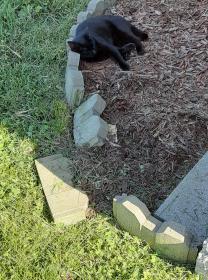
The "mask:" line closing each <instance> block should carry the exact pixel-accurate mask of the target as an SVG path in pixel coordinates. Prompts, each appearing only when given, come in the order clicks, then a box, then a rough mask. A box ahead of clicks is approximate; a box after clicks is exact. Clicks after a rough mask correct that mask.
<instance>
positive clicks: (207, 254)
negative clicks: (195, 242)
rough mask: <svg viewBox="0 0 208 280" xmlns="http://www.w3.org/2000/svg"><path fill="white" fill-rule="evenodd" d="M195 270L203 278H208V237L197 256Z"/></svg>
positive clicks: (206, 279)
mask: <svg viewBox="0 0 208 280" xmlns="http://www.w3.org/2000/svg"><path fill="white" fill-rule="evenodd" d="M195 272H196V273H197V274H199V275H200V276H201V278H202V279H204V280H208V239H206V240H205V241H204V243H203V248H202V250H201V252H199V255H198V257H197V260H196V267H195Z"/></svg>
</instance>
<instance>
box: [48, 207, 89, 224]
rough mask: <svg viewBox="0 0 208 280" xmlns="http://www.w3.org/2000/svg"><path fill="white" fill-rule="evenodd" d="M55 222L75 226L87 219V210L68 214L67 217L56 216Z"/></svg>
mask: <svg viewBox="0 0 208 280" xmlns="http://www.w3.org/2000/svg"><path fill="white" fill-rule="evenodd" d="M53 218H54V222H55V223H57V224H58V223H61V224H65V225H73V224H76V223H78V222H80V221H82V220H84V219H86V210H82V209H81V210H76V211H71V212H69V213H66V215H65V216H64V215H60V216H55V217H53Z"/></svg>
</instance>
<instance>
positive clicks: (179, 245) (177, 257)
mask: <svg viewBox="0 0 208 280" xmlns="http://www.w3.org/2000/svg"><path fill="white" fill-rule="evenodd" d="M191 238H192V236H191V235H190V234H189V233H188V232H187V231H186V228H185V227H184V226H182V225H180V224H177V223H174V222H164V223H162V225H161V227H160V228H159V230H158V231H157V233H156V239H155V250H156V251H157V252H158V253H159V254H161V255H162V256H164V257H166V258H168V259H171V260H174V261H177V262H181V263H186V262H187V259H188V253H189V248H190V244H191Z"/></svg>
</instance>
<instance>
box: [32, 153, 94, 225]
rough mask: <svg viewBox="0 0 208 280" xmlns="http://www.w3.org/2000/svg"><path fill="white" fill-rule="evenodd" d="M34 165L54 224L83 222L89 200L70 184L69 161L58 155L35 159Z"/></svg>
mask: <svg viewBox="0 0 208 280" xmlns="http://www.w3.org/2000/svg"><path fill="white" fill-rule="evenodd" d="M35 164H36V168H37V171H38V175H39V177H40V180H41V184H42V187H43V190H44V194H45V196H46V199H47V202H48V205H49V208H50V211H51V214H52V217H53V219H54V222H55V223H59V222H61V223H64V224H74V223H76V222H78V221H80V220H83V219H84V218H85V214H84V213H85V212H86V210H87V208H88V202H89V200H88V197H87V195H86V194H84V193H83V192H82V191H80V190H79V189H77V188H75V187H74V186H73V184H72V177H73V174H72V171H71V165H70V161H69V160H68V159H67V158H65V157H63V156H62V155H60V154H58V155H53V156H49V157H45V158H40V159H37V160H36V161H35Z"/></svg>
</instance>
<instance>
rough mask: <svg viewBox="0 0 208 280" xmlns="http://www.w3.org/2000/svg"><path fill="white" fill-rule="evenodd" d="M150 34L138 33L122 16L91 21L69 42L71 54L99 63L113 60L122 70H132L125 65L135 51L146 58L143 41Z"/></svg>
mask: <svg viewBox="0 0 208 280" xmlns="http://www.w3.org/2000/svg"><path fill="white" fill-rule="evenodd" d="M147 39H148V34H147V33H145V32H143V31H141V30H139V29H137V28H136V27H135V26H133V25H132V24H131V23H130V22H128V21H127V20H125V19H124V18H123V17H120V16H97V17H91V18H89V19H87V20H85V21H84V22H82V23H81V24H79V26H78V27H77V30H76V35H75V38H74V39H73V40H72V41H68V44H69V46H70V48H71V50H72V51H74V52H77V53H80V57H81V59H82V60H85V61H100V60H104V59H107V58H109V57H112V58H114V59H115V60H116V61H117V62H118V63H119V65H120V67H121V68H122V69H123V70H129V65H128V63H127V62H126V60H128V58H129V54H130V52H131V51H132V49H134V48H135V47H136V50H137V53H138V54H139V55H142V54H144V49H143V46H142V43H141V41H145V40H147Z"/></svg>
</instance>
